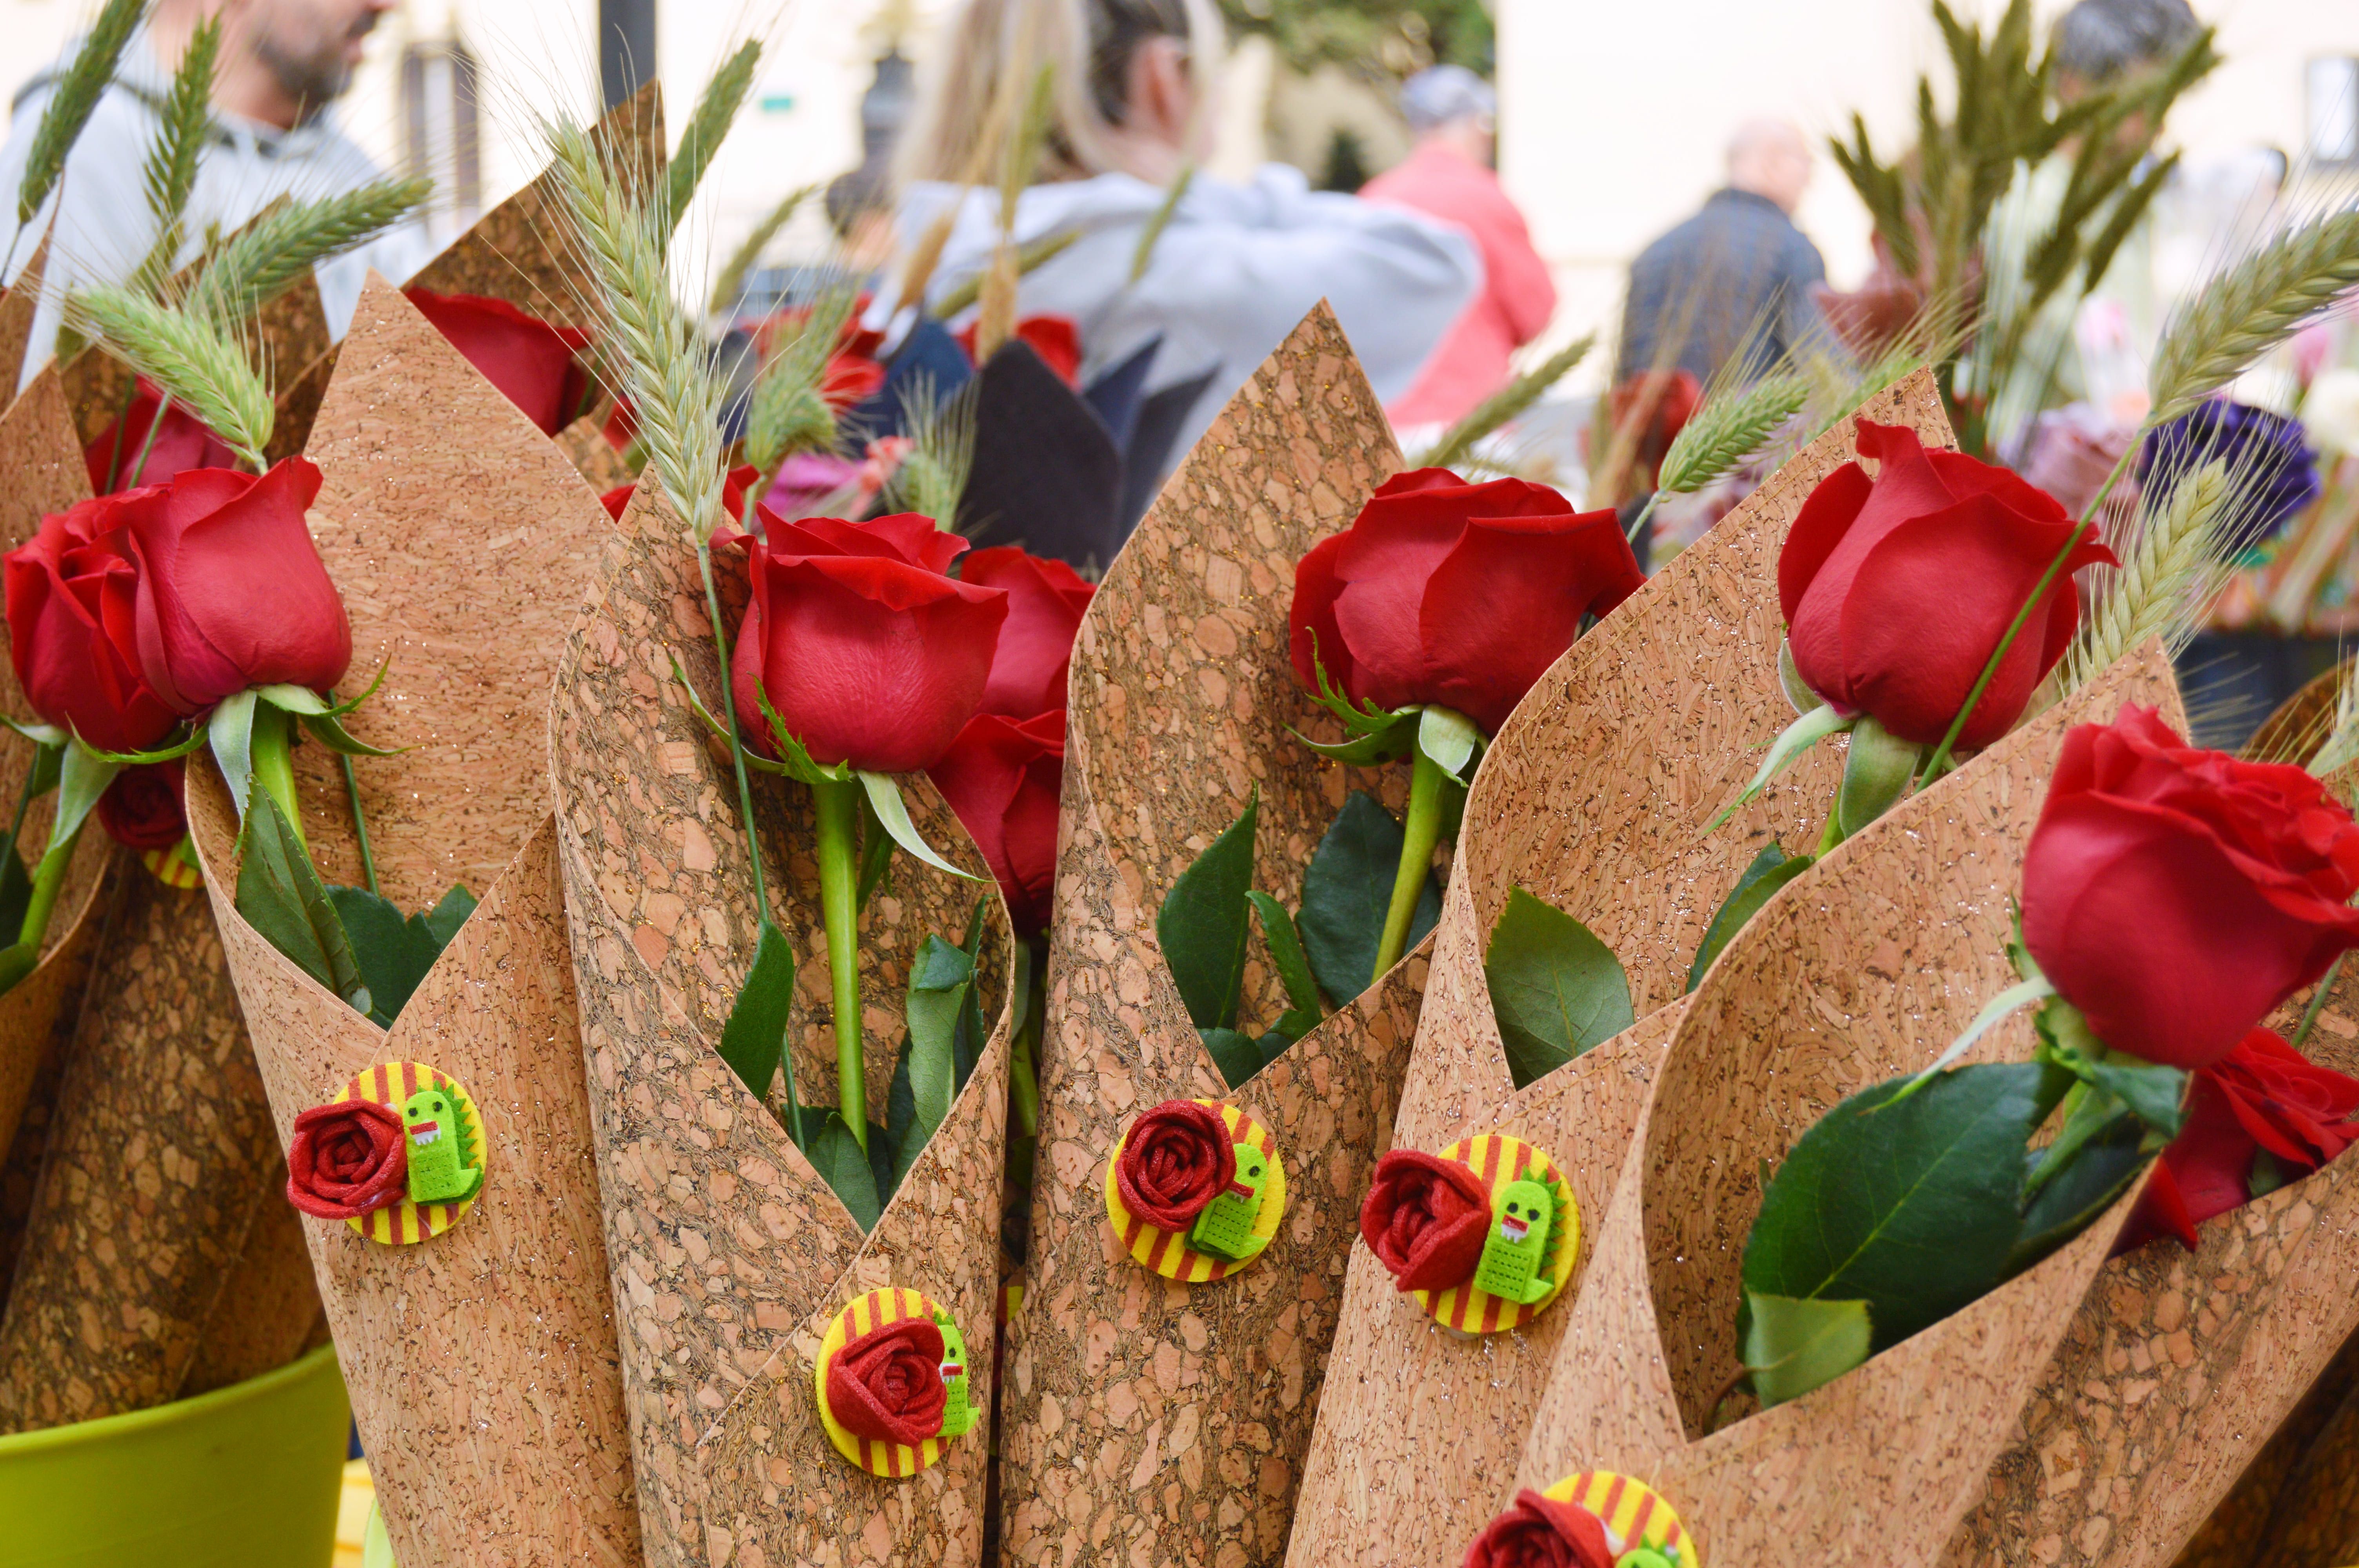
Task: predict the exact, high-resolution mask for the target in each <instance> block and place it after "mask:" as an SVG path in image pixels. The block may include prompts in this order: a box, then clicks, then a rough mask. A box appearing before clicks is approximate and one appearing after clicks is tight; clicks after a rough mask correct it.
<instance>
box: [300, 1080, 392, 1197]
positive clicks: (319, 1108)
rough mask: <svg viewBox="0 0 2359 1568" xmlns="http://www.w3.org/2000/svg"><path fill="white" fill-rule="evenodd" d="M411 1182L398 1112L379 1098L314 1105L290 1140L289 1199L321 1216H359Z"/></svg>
mask: <svg viewBox="0 0 2359 1568" xmlns="http://www.w3.org/2000/svg"><path fill="white" fill-rule="evenodd" d="M408 1182H409V1141H408V1138H407V1137H405V1136H404V1134H403V1130H402V1125H401V1116H400V1114H399V1113H398V1112H397V1111H396V1110H394V1109H393V1108H392V1107H390V1106H382V1105H379V1104H377V1103H376V1102H375V1100H366V1099H348V1100H339V1101H337V1102H336V1103H335V1104H334V1105H315V1106H313V1107H312V1108H310V1109H309V1110H307V1111H305V1112H303V1113H302V1114H301V1115H300V1116H298V1117H297V1118H296V1119H295V1138H294V1141H292V1142H290V1143H288V1145H287V1201H288V1203H291V1204H293V1205H294V1206H296V1207H297V1208H299V1209H301V1210H302V1211H303V1212H304V1213H305V1214H310V1215H317V1216H319V1217H321V1219H357V1218H358V1217H361V1216H362V1215H364V1214H372V1213H375V1211H376V1210H378V1209H381V1208H384V1207H386V1206H388V1205H390V1204H396V1203H399V1202H400V1201H401V1199H402V1197H403V1195H405V1193H406V1192H407V1190H408Z"/></svg>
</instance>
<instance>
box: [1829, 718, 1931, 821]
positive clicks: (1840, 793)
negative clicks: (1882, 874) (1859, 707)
mask: <svg viewBox="0 0 2359 1568" xmlns="http://www.w3.org/2000/svg"><path fill="white" fill-rule="evenodd" d="M1922 755H1923V749H1922V748H1921V747H1919V745H1918V744H1917V743H1916V742H1915V741H1903V740H1901V739H1900V738H1899V737H1897V736H1896V735H1894V734H1893V733H1892V731H1890V730H1886V728H1885V727H1884V726H1883V725H1881V724H1878V723H1877V722H1876V721H1875V719H1873V718H1871V717H1870V716H1869V715H1867V714H1864V713H1863V714H1861V715H1860V716H1859V718H1858V719H1855V720H1854V721H1853V723H1852V727H1851V755H1850V756H1848V757H1846V758H1845V759H1844V760H1843V787H1842V788H1841V789H1839V790H1837V791H1836V792H1835V823H1836V826H1837V827H1839V828H1841V830H1842V832H1843V837H1844V838H1850V837H1851V836H1852V835H1853V834H1854V833H1856V832H1858V831H1859V830H1860V829H1861V828H1863V827H1866V826H1867V825H1868V824H1869V823H1871V822H1873V821H1875V819H1876V818H1877V817H1879V816H1883V815H1884V814H1885V813H1886V812H1887V811H1889V810H1891V809H1892V806H1893V805H1894V803H1895V802H1897V801H1898V800H1899V799H1900V797H1901V796H1902V795H1907V794H1908V784H1909V781H1911V780H1912V779H1914V778H1915V777H1916V776H1917V763H1918V762H1919V759H1920V758H1921V757H1922Z"/></svg>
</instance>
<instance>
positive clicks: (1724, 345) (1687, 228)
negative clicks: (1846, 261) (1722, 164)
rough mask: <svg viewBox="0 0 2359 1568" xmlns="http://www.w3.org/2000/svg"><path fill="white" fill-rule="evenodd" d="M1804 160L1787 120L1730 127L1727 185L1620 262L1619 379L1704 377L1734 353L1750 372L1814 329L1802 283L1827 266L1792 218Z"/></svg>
mask: <svg viewBox="0 0 2359 1568" xmlns="http://www.w3.org/2000/svg"><path fill="white" fill-rule="evenodd" d="M1811 161H1812V160H1811V157H1810V143H1809V142H1807V141H1805V140H1804V139H1803V137H1802V133H1801V132H1800V131H1799V130H1797V129H1795V128H1794V126H1793V125H1791V124H1788V123H1787V122H1786V121H1783V120H1768V119H1758V120H1748V121H1746V122H1745V124H1743V125H1741V126H1739V127H1738V128H1737V131H1736V134H1735V135H1734V136H1733V137H1731V138H1730V140H1729V144H1728V183H1727V184H1726V185H1725V186H1723V187H1722V188H1721V189H1718V190H1716V191H1714V192H1712V195H1711V197H1710V198H1709V199H1707V200H1705V202H1704V204H1703V210H1702V211H1700V212H1698V213H1697V214H1696V215H1695V216H1694V217H1692V218H1690V219H1689V220H1688V221H1687V222H1684V223H1681V224H1680V226H1679V227H1678V228H1676V229H1673V230H1672V231H1671V232H1669V233H1667V234H1665V235H1664V236H1663V237H1662V238H1661V239H1658V240H1657V241H1656V242H1655V243H1653V244H1651V245H1648V246H1647V248H1646V249H1645V250H1643V251H1641V252H1639V253H1638V259H1637V260H1636V261H1635V262H1632V263H1631V264H1630V296H1629V302H1628V304H1627V305H1626V306H1625V308H1624V309H1623V314H1622V346H1621V355H1620V360H1619V366H1620V372H1619V373H1620V374H1621V376H1622V377H1624V378H1625V379H1627V378H1630V377H1633V376H1638V375H1642V374H1644V373H1647V372H1649V371H1658V372H1660V371H1684V372H1686V373H1688V374H1690V375H1691V376H1693V377H1694V378H1695V380H1696V382H1697V383H1698V384H1707V383H1709V382H1710V381H1711V380H1712V373H1714V372H1715V371H1717V370H1719V369H1720V367H1721V365H1722V364H1723V362H1726V361H1727V360H1728V359H1730V358H1731V357H1732V356H1734V354H1735V353H1737V352H1738V351H1739V350H1745V351H1746V353H1747V355H1748V368H1749V370H1750V372H1751V373H1752V374H1755V375H1757V374H1759V373H1761V372H1763V371H1766V370H1767V369H1768V367H1769V366H1771V365H1773V364H1775V363H1777V362H1778V361H1779V360H1782V359H1785V358H1787V357H1788V355H1790V354H1794V353H1796V352H1798V351H1801V350H1802V349H1803V348H1804V347H1805V346H1806V345H1808V344H1810V343H1811V342H1813V341H1816V340H1817V339H1818V338H1819V337H1820V336H1821V333H1822V332H1823V330H1824V328H1823V322H1822V321H1821V318H1820V315H1819V309H1818V307H1817V305H1816V304H1815V303H1813V301H1812V299H1811V296H1810V286H1811V285H1812V284H1815V283H1822V282H1824V281H1825V279H1826V276H1827V267H1826V263H1825V262H1824V261H1823V260H1822V259H1821V257H1820V255H1819V247H1818V246H1816V245H1814V244H1812V243H1810V237H1809V236H1808V235H1806V234H1804V233H1803V232H1802V231H1801V230H1799V229H1798V228H1796V227H1795V226H1794V210H1795V209H1796V208H1797V207H1799V206H1800V205H1801V201H1802V193H1803V191H1805V190H1807V189H1809V188H1810V171H1811Z"/></svg>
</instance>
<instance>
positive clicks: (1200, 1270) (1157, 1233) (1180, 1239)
mask: <svg viewBox="0 0 2359 1568" xmlns="http://www.w3.org/2000/svg"><path fill="white" fill-rule="evenodd" d="M1196 1103H1197V1104H1198V1105H1203V1106H1211V1107H1212V1108H1214V1109H1216V1110H1218V1111H1219V1112H1220V1113H1221V1119H1222V1120H1223V1122H1225V1123H1227V1125H1228V1129H1229V1137H1230V1138H1231V1139H1232V1140H1233V1141H1236V1142H1239V1143H1249V1144H1251V1145H1252V1146H1253V1147H1255V1148H1256V1149H1258V1150H1260V1151H1261V1152H1262V1153H1263V1154H1264V1155H1266V1156H1267V1158H1268V1160H1269V1179H1268V1180H1267V1181H1266V1182H1265V1183H1264V1184H1262V1189H1261V1206H1260V1207H1259V1208H1257V1209H1256V1210H1254V1227H1253V1233H1254V1237H1255V1239H1256V1240H1257V1241H1259V1242H1260V1243H1261V1245H1260V1246H1259V1247H1256V1248H1255V1249H1254V1253H1253V1257H1252V1258H1243V1259H1239V1260H1237V1261H1236V1262H1234V1263H1232V1262H1230V1261H1229V1260H1227V1259H1225V1258H1215V1257H1213V1256H1212V1254H1211V1253H1209V1252H1198V1251H1195V1250H1193V1249H1190V1247H1189V1245H1188V1238H1187V1234H1186V1233H1185V1232H1184V1231H1178V1230H1161V1229H1158V1228H1157V1227H1154V1226H1152V1225H1149V1224H1147V1221H1145V1220H1143V1219H1141V1218H1139V1217H1137V1216H1136V1215H1134V1214H1132V1213H1131V1212H1130V1209H1129V1207H1128V1206H1126V1205H1125V1204H1124V1203H1123V1201H1122V1188H1121V1185H1120V1184H1118V1183H1116V1182H1115V1180H1114V1166H1115V1165H1116V1164H1117V1163H1119V1162H1120V1161H1121V1159H1122V1146H1121V1145H1120V1144H1117V1145H1115V1146H1114V1154H1113V1156H1112V1157H1111V1158H1110V1159H1108V1160H1107V1161H1106V1169H1105V1205H1106V1219H1107V1221H1108V1223H1110V1224H1112V1225H1113V1227H1114V1236H1115V1238H1117V1239H1118V1240H1120V1241H1121V1243H1122V1245H1123V1249H1124V1250H1125V1251H1127V1252H1128V1253H1129V1254H1130V1255H1131V1256H1132V1257H1133V1258H1136V1259H1137V1260H1139V1261H1140V1262H1142V1263H1144V1264H1146V1265H1147V1267H1148V1268H1150V1269H1152V1270H1154V1271H1156V1272H1157V1273H1158V1274H1160V1275H1162V1276H1163V1277H1164V1278H1165V1279H1167V1280H1177V1281H1180V1283H1181V1284H1183V1285H1201V1284H1202V1283H1204V1282H1205V1281H1208V1280H1217V1279H1220V1278H1221V1277H1222V1276H1223V1275H1226V1274H1232V1273H1234V1272H1235V1271H1237V1270H1239V1269H1242V1268H1244V1267H1245V1265H1246V1264H1248V1263H1251V1262H1252V1261H1253V1260H1254V1258H1258V1257H1260V1256H1261V1255H1262V1253H1263V1252H1264V1251H1266V1250H1267V1249H1268V1247H1269V1244H1270V1241H1271V1239H1272V1238H1275V1237H1276V1236H1277V1227H1278V1222H1279V1221H1280V1220H1282V1219H1284V1218H1285V1217H1286V1162H1285V1161H1284V1160H1282V1159H1280V1158H1279V1157H1278V1152H1277V1143H1276V1141H1273V1140H1272V1139H1271V1137H1270V1135H1269V1129H1267V1128H1266V1127H1264V1126H1263V1125H1262V1124H1261V1123H1260V1122H1258V1121H1256V1120H1255V1119H1253V1118H1252V1117H1250V1116H1248V1115H1246V1114H1245V1111H1244V1109H1243V1108H1239V1107H1237V1106H1234V1105H1223V1104H1221V1103H1220V1102H1219V1101H1217V1100H1209V1099H1201V1100H1198V1101H1197V1102H1196ZM1134 1125H1136V1123H1134ZM1129 1136H1130V1135H1129V1133H1127V1132H1125V1133H1124V1134H1123V1137H1124V1140H1125V1141H1128V1139H1129Z"/></svg>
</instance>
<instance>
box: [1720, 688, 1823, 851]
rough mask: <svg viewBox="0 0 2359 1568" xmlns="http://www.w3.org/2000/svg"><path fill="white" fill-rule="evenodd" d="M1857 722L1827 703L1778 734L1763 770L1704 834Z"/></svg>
mask: <svg viewBox="0 0 2359 1568" xmlns="http://www.w3.org/2000/svg"><path fill="white" fill-rule="evenodd" d="M1854 718H1855V716H1854ZM1853 723H1854V719H1846V718H1844V717H1843V715H1842V714H1841V713H1839V712H1837V711H1836V710H1835V706H1834V704H1832V703H1831V702H1828V703H1821V704H1820V705H1819V706H1818V707H1817V708H1812V709H1811V710H1810V712H1808V713H1805V714H1803V715H1802V716H1801V717H1800V718H1799V719H1795V720H1794V722H1792V723H1791V724H1788V725H1787V726H1786V728H1785V729H1783V730H1779V731H1778V732H1777V739H1776V740H1775V741H1771V742H1769V755H1768V756H1767V758H1765V759H1763V761H1762V763H1761V771H1760V772H1759V773H1755V774H1754V775H1753V782H1752V783H1751V784H1746V785H1745V789H1744V792H1743V793H1742V794H1740V795H1737V797H1736V798H1735V799H1734V800H1732V801H1730V802H1729V803H1728V804H1727V805H1726V806H1722V807H1721V808H1720V815H1719V816H1714V817H1713V818H1712V822H1711V825H1710V826H1708V827H1705V829H1704V831H1705V832H1707V833H1710V832H1712V831H1714V830H1716V829H1717V828H1718V827H1720V825H1721V824H1722V823H1723V822H1726V821H1727V820H1728V819H1729V818H1730V817H1732V816H1735V815H1736V814H1737V813H1738V812H1739V811H1742V810H1743V809H1745V807H1746V806H1750V805H1752V804H1753V802H1754V801H1755V800H1756V798H1757V797H1758V796H1759V795H1760V794H1761V792H1762V791H1763V790H1765V789H1767V788H1768V787H1769V781H1770V780H1771V779H1774V778H1776V777H1777V775H1778V774H1779V773H1783V772H1785V771H1786V769H1787V768H1788V766H1789V765H1790V764H1792V763H1793V762H1794V761H1795V760H1796V759H1797V758H1799V757H1800V756H1801V754H1802V753H1803V752H1807V751H1809V750H1810V748H1811V747H1813V746H1815V745H1817V744H1818V743H1819V742H1820V741H1823V740H1825V739H1826V738H1827V737H1828V736H1830V735H1839V734H1841V733H1843V731H1844V730H1848V729H1850V728H1851V727H1852V724H1853Z"/></svg>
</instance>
